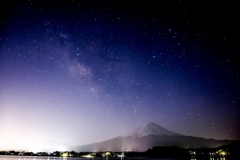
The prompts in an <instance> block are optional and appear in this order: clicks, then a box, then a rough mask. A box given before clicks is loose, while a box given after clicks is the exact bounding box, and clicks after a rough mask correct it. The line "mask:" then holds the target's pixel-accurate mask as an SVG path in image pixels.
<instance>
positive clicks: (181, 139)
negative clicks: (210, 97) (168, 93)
mask: <svg viewBox="0 0 240 160" xmlns="http://www.w3.org/2000/svg"><path fill="white" fill-rule="evenodd" d="M234 142H235V141H234V140H215V139H205V138H201V137H193V136H185V135H181V134H178V133H174V132H171V131H169V130H167V129H165V128H163V127H161V126H159V125H158V124H156V123H153V122H150V123H148V124H145V125H143V126H140V127H138V128H137V129H135V130H133V131H131V132H128V133H126V134H123V135H121V136H118V137H116V138H112V139H109V140H106V141H103V142H98V143H93V144H88V145H83V146H77V147H74V148H73V150H75V151H79V152H87V151H90V152H98V151H114V152H122V151H141V152H142V151H146V150H147V149H149V148H152V147H154V146H178V147H184V148H203V147H208V148H216V147H219V146H222V145H226V144H231V143H234Z"/></svg>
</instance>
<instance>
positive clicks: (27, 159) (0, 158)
mask: <svg viewBox="0 0 240 160" xmlns="http://www.w3.org/2000/svg"><path fill="white" fill-rule="evenodd" d="M0 160H178V159H161V158H146V157H144V158H143V157H142V158H141V157H137V158H132V157H126V158H108V159H105V158H101V157H99V158H80V157H51V156H9V155H0Z"/></svg>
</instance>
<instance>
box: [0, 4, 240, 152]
mask: <svg viewBox="0 0 240 160" xmlns="http://www.w3.org/2000/svg"><path fill="white" fill-rule="evenodd" d="M196 3H197V2H196ZM235 6H236V5H234V4H222V3H220V2H219V4H209V3H208V4H206V3H204V2H201V3H199V4H187V3H185V2H182V1H174V2H171V1H170V2H169V1H166V2H160V4H156V2H151V3H150V2H149V3H147V4H145V3H143V2H137V1H136V2H120V1H114V2H111V1H110V2H109V1H101V2H97V1H88V2H86V1H81V2H78V1H64V2H61V3H60V2H58V1H53V0H50V1H43V2H36V1H31V0H29V1H24V0H21V1H18V2H17V3H10V2H9V4H5V5H4V6H3V5H1V7H6V8H8V9H7V10H6V11H3V9H2V8H1V10H2V11H1V12H3V13H2V14H1V21H0V22H1V24H0V150H5V149H22V148H23V149H29V150H38V151H39V150H42V149H45V148H46V146H50V147H51V146H52V147H53V148H54V149H53V150H64V149H65V148H66V144H69V145H72V146H75V145H83V144H88V143H93V142H99V141H103V140H107V139H110V138H114V137H116V136H119V135H121V134H124V133H126V132H128V131H131V130H133V129H135V128H136V127H139V126H141V125H143V124H145V123H149V122H155V123H157V124H159V125H160V126H162V127H164V128H166V129H168V130H170V131H172V132H176V133H180V134H184V135H191V136H198V137H204V138H215V139H240V137H239V134H238V133H239V132H240V128H239V121H238V119H239V69H237V68H239V44H238V43H237V35H239V34H238V33H239V30H238V29H239V26H238V25H237V15H238V14H237V9H236V7H235ZM235 9H236V10H235ZM224 10H228V11H229V12H227V13H226V12H224ZM50 147H49V148H50Z"/></svg>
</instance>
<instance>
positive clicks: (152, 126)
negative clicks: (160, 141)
mask: <svg viewBox="0 0 240 160" xmlns="http://www.w3.org/2000/svg"><path fill="white" fill-rule="evenodd" d="M148 135H168V136H176V135H180V134H177V133H173V132H171V131H168V130H166V129H165V128H163V127H161V126H159V125H157V124H156V123H153V122H150V123H148V124H145V125H143V126H141V127H139V128H137V129H135V130H134V131H132V132H129V133H126V134H124V135H122V136H121V137H133V138H140V137H144V136H148Z"/></svg>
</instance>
